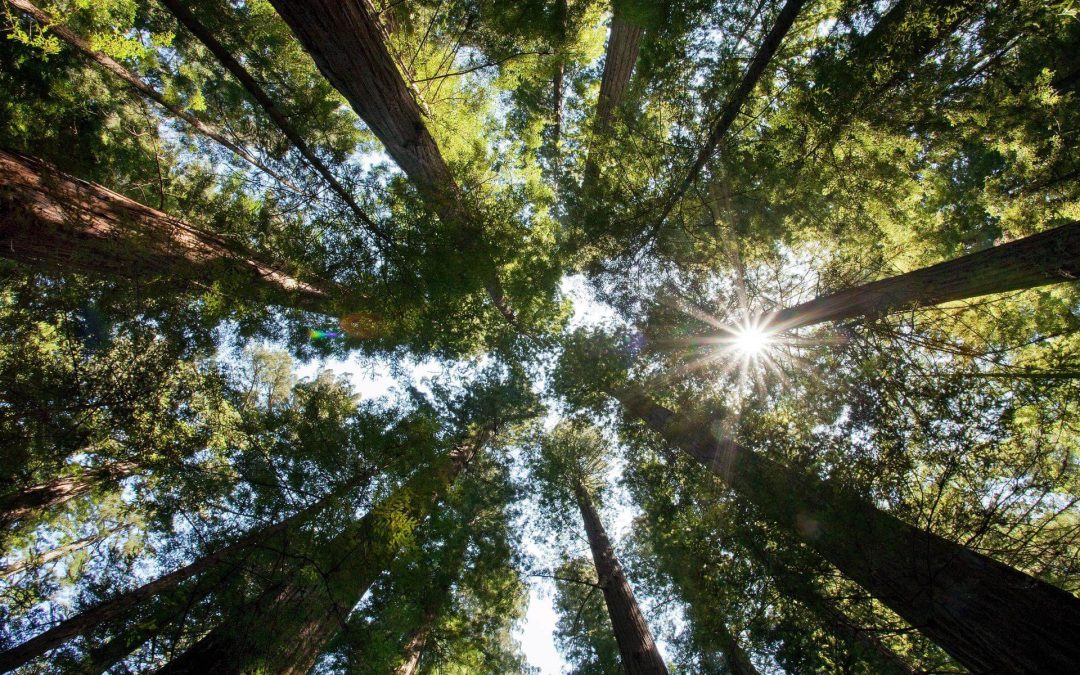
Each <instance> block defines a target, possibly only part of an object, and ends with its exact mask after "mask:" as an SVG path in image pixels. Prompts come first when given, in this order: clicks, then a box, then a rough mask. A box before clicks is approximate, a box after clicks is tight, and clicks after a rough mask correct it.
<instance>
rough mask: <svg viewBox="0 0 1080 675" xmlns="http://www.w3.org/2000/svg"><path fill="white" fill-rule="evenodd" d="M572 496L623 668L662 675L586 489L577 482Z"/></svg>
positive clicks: (645, 674) (631, 674) (658, 659)
mask: <svg viewBox="0 0 1080 675" xmlns="http://www.w3.org/2000/svg"><path fill="white" fill-rule="evenodd" d="M574 496H575V498H576V499H577V504H578V509H579V510H580V511H581V519H582V520H583V521H585V534H586V536H587V537H588V539H589V548H591V549H592V556H593V564H594V565H595V566H596V577H597V579H598V580H599V583H600V587H601V588H602V589H603V591H604V602H605V603H606V604H607V609H608V615H609V616H610V617H611V626H612V628H613V629H614V632H615V641H616V642H617V643H618V645H619V654H620V656H621V657H622V664H623V669H624V670H626V672H627V673H628V675H638V674H641V675H652V674H653V673H664V674H665V675H666V673H667V672H668V670H667V666H666V665H664V659H663V657H661V656H660V652H659V650H657V648H656V644H655V643H654V642H653V638H652V633H650V632H649V625H648V624H647V623H645V617H644V616H642V614H641V610H640V609H639V608H638V604H637V600H636V599H635V598H634V592H633V591H632V590H631V589H630V584H629V583H628V582H627V580H626V574H624V573H623V569H622V565H621V564H619V559H618V558H616V557H615V551H614V549H612V547H611V542H610V541H609V540H608V536H607V532H606V531H605V530H604V525H603V523H601V522H600V515H599V514H598V513H597V512H596V508H595V507H594V506H593V503H592V498H591V497H590V496H589V492H588V490H586V489H585V486H584V485H581V484H580V483H579V484H578V485H575V486H574Z"/></svg>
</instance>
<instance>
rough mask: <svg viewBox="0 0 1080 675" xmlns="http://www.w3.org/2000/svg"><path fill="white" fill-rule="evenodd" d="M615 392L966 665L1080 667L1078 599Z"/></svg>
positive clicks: (627, 391) (699, 423)
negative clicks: (1079, 664) (1077, 638)
mask: <svg viewBox="0 0 1080 675" xmlns="http://www.w3.org/2000/svg"><path fill="white" fill-rule="evenodd" d="M611 393H612V394H613V395H614V396H615V397H616V398H617V399H618V400H619V401H620V402H621V403H622V404H623V406H624V407H625V408H626V410H627V411H628V412H630V413H631V414H633V415H634V416H636V417H639V418H640V419H642V420H643V421H644V422H645V423H646V424H648V426H649V427H650V428H652V429H653V430H654V431H655V432H657V433H659V434H660V435H661V436H662V437H663V438H664V439H665V440H666V441H667V442H669V443H671V444H672V445H674V446H675V447H678V448H679V449H681V450H683V451H684V452H686V453H687V454H689V455H690V456H692V457H693V458H694V459H696V460H697V461H699V462H700V463H702V464H704V465H705V466H706V467H707V468H708V469H709V470H711V471H712V472H713V473H715V474H716V475H717V476H719V477H720V478H721V479H722V480H723V481H724V482H726V483H727V485H728V486H729V487H730V488H731V489H733V490H734V491H735V492H737V493H738V494H739V495H741V496H742V497H743V498H745V499H747V500H748V501H749V502H750V503H752V504H753V505H754V506H755V507H756V508H757V510H758V511H759V512H760V513H761V515H762V516H764V517H765V518H767V519H769V520H771V521H772V522H775V523H777V524H779V525H780V526H781V527H784V528H785V529H787V530H789V531H791V532H793V533H794V534H795V535H796V536H798V537H799V538H800V539H801V540H802V541H803V542H804V543H805V544H806V545H808V546H809V547H810V548H812V549H814V550H815V551H817V552H818V553H819V554H820V555H821V556H822V557H824V558H825V559H826V560H828V561H829V562H830V563H832V564H833V565H835V566H836V567H837V568H838V569H839V570H840V571H841V572H842V573H844V574H845V575H847V576H848V577H849V578H850V579H852V580H854V581H855V582H857V583H859V584H860V585H861V586H862V587H863V588H865V589H866V590H867V591H868V592H869V593H870V594H871V595H872V596H874V597H875V598H877V599H878V600H880V601H881V602H882V603H883V604H884V605H886V606H887V607H889V608H890V609H892V610H893V611H894V612H896V613H897V614H899V615H900V616H901V617H902V618H903V619H904V620H905V621H907V622H908V623H909V624H911V625H912V626H913V627H915V628H916V629H918V630H919V631H920V632H922V633H923V634H924V635H925V636H926V637H928V638H929V639H930V640H932V641H933V642H935V643H936V644H938V645H939V646H940V647H941V648H942V649H944V650H945V651H946V652H948V653H949V654H950V655H951V656H952V657H953V658H955V659H956V660H957V661H959V662H960V663H961V664H963V665H964V666H965V667H967V668H970V669H971V670H973V671H976V672H997V673H1001V672H1022V673H1046V672H1069V671H1071V670H1072V669H1073V668H1074V667H1075V665H1076V664H1077V663H1080V641H1077V640H1076V636H1077V635H1080V599H1077V598H1076V597H1075V596H1073V595H1072V594H1070V593H1067V592H1065V591H1063V590H1061V589H1060V588H1057V587H1055V586H1052V585H1050V584H1048V583H1046V582H1043V581H1040V580H1039V579H1036V578H1035V577H1033V576H1031V575H1028V574H1025V573H1023V572H1020V571H1018V570H1015V569H1013V568H1011V567H1008V566H1007V565H1003V564H1001V563H999V562H997V561H995V560H993V559H991V558H989V557H987V556H984V555H982V554H979V553H976V552H975V551H972V550H971V549H969V548H966V547H964V546H962V545H960V544H957V543H955V542H951V541H948V540H946V539H943V538H941V537H939V536H937V535H935V534H933V533H931V532H927V531H925V530H920V529H917V528H915V527H912V526H910V525H908V524H907V523H904V522H903V521H901V520H899V519H898V518H896V517H895V516H892V515H890V514H888V513H885V512H884V511H882V510H880V509H879V508H877V507H876V506H874V505H873V504H872V503H870V502H868V501H866V500H865V499H864V498H863V497H862V496H861V495H859V494H856V493H855V492H853V491H851V490H848V489H847V488H845V487H844V486H842V485H838V484H836V483H834V482H832V481H829V480H822V479H820V478H818V477H816V476H812V475H806V474H803V473H801V472H798V471H794V470H792V469H790V468H788V467H786V466H784V465H782V464H780V463H777V462H774V461H772V460H770V459H767V458H766V457H764V456H762V455H760V454H758V453H754V452H751V451H749V450H747V449H746V448H744V447H742V446H741V445H739V444H738V443H736V442H734V441H733V440H731V439H730V438H725V437H718V434H716V433H715V431H714V426H713V425H712V424H711V420H709V419H700V420H695V419H690V418H687V417H685V416H682V415H677V414H675V413H673V412H672V411H670V410H668V409H667V408H664V407H663V406H660V405H657V404H656V403H655V402H653V401H652V400H650V399H649V397H648V396H646V395H645V394H644V393H643V392H641V391H640V390H637V389H634V388H629V387H627V388H623V389H620V390H618V391H615V392H611Z"/></svg>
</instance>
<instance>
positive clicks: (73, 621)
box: [0, 476, 367, 672]
mask: <svg viewBox="0 0 1080 675" xmlns="http://www.w3.org/2000/svg"><path fill="white" fill-rule="evenodd" d="M364 480H367V476H358V477H357V478H354V479H353V480H350V481H347V482H346V483H344V484H342V485H341V486H339V487H338V488H336V489H335V490H334V491H333V492H331V493H330V494H328V495H327V496H325V497H323V498H322V499H320V500H319V501H318V502H316V503H315V504H313V505H311V506H309V507H308V508H306V509H304V510H303V511H301V512H299V513H297V514H295V515H293V516H291V517H289V518H286V519H285V520H283V521H281V522H279V523H276V524H274V525H270V526H269V527H264V528H262V529H260V530H256V531H254V532H251V533H248V534H247V535H245V536H244V537H242V538H240V539H239V540H237V541H235V542H233V543H231V544H229V545H227V546H223V547H222V548H220V549H218V550H217V551H214V552H213V553H210V554H208V555H205V556H203V557H202V558H199V559H198V560H196V561H195V562H192V563H190V564H188V565H185V566H184V567H181V568H180V569H178V570H176V571H175V572H170V573H169V574H166V575H165V576H162V577H158V578H157V579H155V580H153V581H150V582H147V583H145V584H143V585H142V586H139V587H138V588H135V589H132V590H130V591H127V592H125V593H122V594H120V595H118V596H116V597H113V598H110V599H108V600H105V601H102V602H100V603H98V604H96V605H94V606H92V607H89V608H87V609H85V610H83V611H81V612H79V613H78V614H76V615H75V616H73V617H70V618H68V619H66V620H64V621H61V622H60V623H58V624H57V625H55V626H53V627H52V628H50V629H49V630H47V631H45V632H44V633H41V634H40V635H38V636H36V637H33V638H31V639H29V640H27V641H26V642H23V643H22V644H20V645H18V646H16V647H12V648H11V649H9V650H7V651H5V652H0V672H7V671H9V670H13V669H15V668H18V667H19V666H22V665H24V664H26V663H27V662H29V661H30V660H31V659H34V658H36V657H38V656H41V655H42V654H44V653H45V652H47V651H49V650H50V649H54V648H56V647H58V646H60V645H62V644H64V643H65V642H67V641H68V640H70V639H72V638H74V637H76V636H78V635H81V634H83V633H85V632H87V631H89V630H91V629H93V628H95V627H97V626H100V625H102V624H105V623H107V622H110V621H113V620H116V619H119V618H122V617H124V616H125V615H126V614H127V613H128V612H129V611H131V610H132V609H133V608H135V607H136V606H137V605H139V604H141V603H142V602H143V601H146V600H149V599H151V598H153V597H155V596H157V595H159V594H161V593H164V592H166V591H168V590H170V589H173V588H175V587H176V586H177V585H178V584H180V583H181V582H183V581H186V580H188V579H191V578H192V577H194V576H195V575H197V574H200V573H203V572H205V571H207V570H209V569H211V568H214V567H217V566H219V565H221V564H224V565H228V564H230V563H231V561H232V559H234V558H235V556H237V554H241V553H244V552H246V551H248V550H249V549H251V548H252V547H254V546H255V545H257V544H260V543H262V542H265V541H267V540H268V539H269V538H270V537H273V536H275V535H278V534H280V533H284V532H286V530H294V529H295V528H296V527H298V526H300V525H302V524H304V523H305V522H307V521H308V520H309V519H311V518H312V517H313V516H315V515H316V514H318V513H319V512H320V511H322V509H323V508H324V507H326V506H327V505H328V504H329V503H330V502H331V501H333V500H334V499H337V498H338V497H340V496H343V495H344V494H345V493H347V492H348V491H349V490H351V489H353V488H355V487H356V486H357V485H359V484H360V483H361V482H363V481H364ZM137 646H138V645H137V644H136V645H134V646H132V647H131V648H132V649H134V648H135V647H137Z"/></svg>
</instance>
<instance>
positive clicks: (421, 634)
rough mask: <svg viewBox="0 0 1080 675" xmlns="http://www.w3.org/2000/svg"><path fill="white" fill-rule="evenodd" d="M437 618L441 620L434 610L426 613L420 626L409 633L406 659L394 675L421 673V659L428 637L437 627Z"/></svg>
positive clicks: (405, 650)
mask: <svg viewBox="0 0 1080 675" xmlns="http://www.w3.org/2000/svg"><path fill="white" fill-rule="evenodd" d="M437 618H439V615H438V612H437V611H436V610H435V609H434V608H430V609H428V610H426V611H425V612H424V615H423V616H422V617H421V619H420V625H419V626H417V627H416V628H415V629H413V630H412V631H411V632H410V633H409V638H408V639H407V640H406V641H405V649H404V655H403V656H404V658H403V659H402V661H401V665H400V666H398V667H397V668H395V669H394V675H416V673H417V672H419V670H420V659H421V657H423V656H424V650H425V649H426V648H427V642H428V637H429V636H430V635H431V631H432V629H433V628H434V627H435V620H436V619H437Z"/></svg>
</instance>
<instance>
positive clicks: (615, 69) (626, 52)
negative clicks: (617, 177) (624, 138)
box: [582, 13, 645, 194]
mask: <svg viewBox="0 0 1080 675" xmlns="http://www.w3.org/2000/svg"><path fill="white" fill-rule="evenodd" d="M644 33H645V29H644V28H641V27H640V26H635V25H634V24H631V23H628V22H627V21H625V20H623V19H622V18H621V17H620V16H619V14H618V13H616V14H615V15H614V16H612V18H611V32H610V35H609V36H608V43H607V50H606V51H605V53H604V72H603V74H602V75H601V78H600V96H599V97H598V98H597V99H596V121H595V123H594V124H595V131H596V133H598V134H604V133H606V132H607V131H608V129H609V128H610V127H611V119H612V117H613V116H614V114H615V110H616V109H617V108H618V107H619V104H620V103H622V99H623V95H624V94H625V93H626V88H627V87H628V86H629V85H630V76H631V75H633V73H634V66H635V65H637V59H638V51H639V50H640V48H641V36H642V35H643V34H644ZM599 174H600V168H599V167H598V166H597V164H596V157H595V156H594V154H593V153H592V152H590V153H589V154H588V156H587V157H586V158H585V171H584V177H583V183H582V190H583V191H584V192H585V193H586V194H588V192H589V191H591V190H592V188H593V186H594V185H595V183H596V180H597V178H599Z"/></svg>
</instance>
